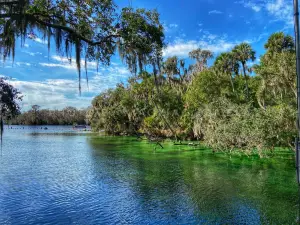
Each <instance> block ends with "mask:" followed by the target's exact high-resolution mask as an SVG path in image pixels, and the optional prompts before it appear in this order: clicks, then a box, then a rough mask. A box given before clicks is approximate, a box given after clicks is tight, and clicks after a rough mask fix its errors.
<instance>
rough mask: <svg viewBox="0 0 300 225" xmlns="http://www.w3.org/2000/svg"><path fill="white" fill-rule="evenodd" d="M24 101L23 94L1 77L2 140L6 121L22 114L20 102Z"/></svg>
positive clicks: (0, 129)
mask: <svg viewBox="0 0 300 225" xmlns="http://www.w3.org/2000/svg"><path fill="white" fill-rule="evenodd" d="M20 101H22V96H21V93H20V92H19V91H18V90H17V89H16V88H14V87H13V86H12V85H10V84H8V83H7V82H6V81H5V79H4V78H3V77H0V138H1V148H2V136H3V125H4V120H10V119H12V118H13V117H15V116H16V115H18V114H19V113H20V106H19V102H20Z"/></svg>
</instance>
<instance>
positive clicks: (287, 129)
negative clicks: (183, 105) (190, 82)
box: [193, 98, 296, 154]
mask: <svg viewBox="0 0 300 225" xmlns="http://www.w3.org/2000/svg"><path fill="white" fill-rule="evenodd" d="M295 121H296V114H295V110H294V109H293V108H291V107H290V106H287V105H279V106H273V107H268V108H267V109H266V110H261V109H259V108H253V107H252V105H251V104H235V103H232V102H231V101H229V100H228V99H225V98H219V99H216V100H215V101H213V102H211V103H209V104H207V105H205V107H204V109H202V110H199V111H198V113H197V114H196V116H195V123H194V128H193V129H194V133H195V135H196V136H197V137H199V138H202V137H204V141H205V143H206V144H207V145H208V146H210V147H212V148H214V149H216V150H230V151H231V150H234V149H239V150H244V152H245V153H246V154H250V153H251V152H252V150H254V149H257V150H258V151H259V153H260V154H262V151H263V150H266V149H271V150H272V149H274V147H280V146H281V147H287V146H291V145H292V141H293V140H294V139H293V138H294V136H295V135H296V126H295Z"/></svg>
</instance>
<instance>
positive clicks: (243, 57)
mask: <svg viewBox="0 0 300 225" xmlns="http://www.w3.org/2000/svg"><path fill="white" fill-rule="evenodd" d="M232 52H233V55H234V58H235V59H236V60H237V61H238V62H240V63H241V64H242V67H243V72H244V77H245V83H246V93H247V100H249V86H248V76H247V74H246V67H247V65H246V64H247V61H249V60H251V61H252V62H253V61H254V60H255V51H254V50H253V49H252V47H251V45H249V44H248V43H241V44H239V45H236V46H235V47H234V48H233V50H232Z"/></svg>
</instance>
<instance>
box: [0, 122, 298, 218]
mask: <svg viewBox="0 0 300 225" xmlns="http://www.w3.org/2000/svg"><path fill="white" fill-rule="evenodd" d="M53 129H57V132H61V133H65V132H66V130H64V128H62V127H56V128H55V127H53ZM41 132H42V133H44V134H43V135H39V134H36V135H31V133H32V131H30V130H29V129H24V130H5V137H4V143H3V156H2V157H1V158H0V224H44V223H48V224H71V223H75V224H116V223H117V224H295V223H296V221H297V218H298V194H297V185H296V182H295V180H296V178H295V171H294V161H293V159H292V155H290V154H286V155H285V154H282V156H283V157H281V158H278V157H277V158H275V157H274V158H272V159H264V160H257V159H255V158H247V157H229V156H224V155H218V154H216V155H213V154H211V153H210V152H209V151H207V150H203V149H188V147H181V146H176V149H175V148H174V146H171V145H169V146H168V144H165V145H164V146H165V147H166V148H165V149H160V150H156V151H154V150H153V145H151V144H148V143H147V142H139V141H136V140H135V139H133V138H101V137H97V136H92V135H87V136H83V135H45V134H47V133H49V132H46V131H41ZM57 132H53V133H57ZM50 133H51V132H50ZM171 149H173V150H172V151H170V150H171Z"/></svg>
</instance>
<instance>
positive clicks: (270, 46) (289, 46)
mask: <svg viewBox="0 0 300 225" xmlns="http://www.w3.org/2000/svg"><path fill="white" fill-rule="evenodd" d="M265 48H266V53H265V54H264V55H263V56H262V57H261V58H260V64H259V65H255V66H254V71H255V73H256V74H257V75H258V76H259V77H260V79H261V82H260V86H259V90H258V92H257V99H258V103H259V105H260V107H261V108H265V107H266V106H267V105H275V104H280V103H282V102H285V103H288V104H291V105H294V106H295V104H296V102H295V100H296V97H297V90H296V52H295V45H294V42H293V38H292V37H291V36H289V35H284V34H283V33H282V32H279V33H274V34H272V35H271V36H270V38H269V39H268V41H267V43H266V44H265Z"/></svg>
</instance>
